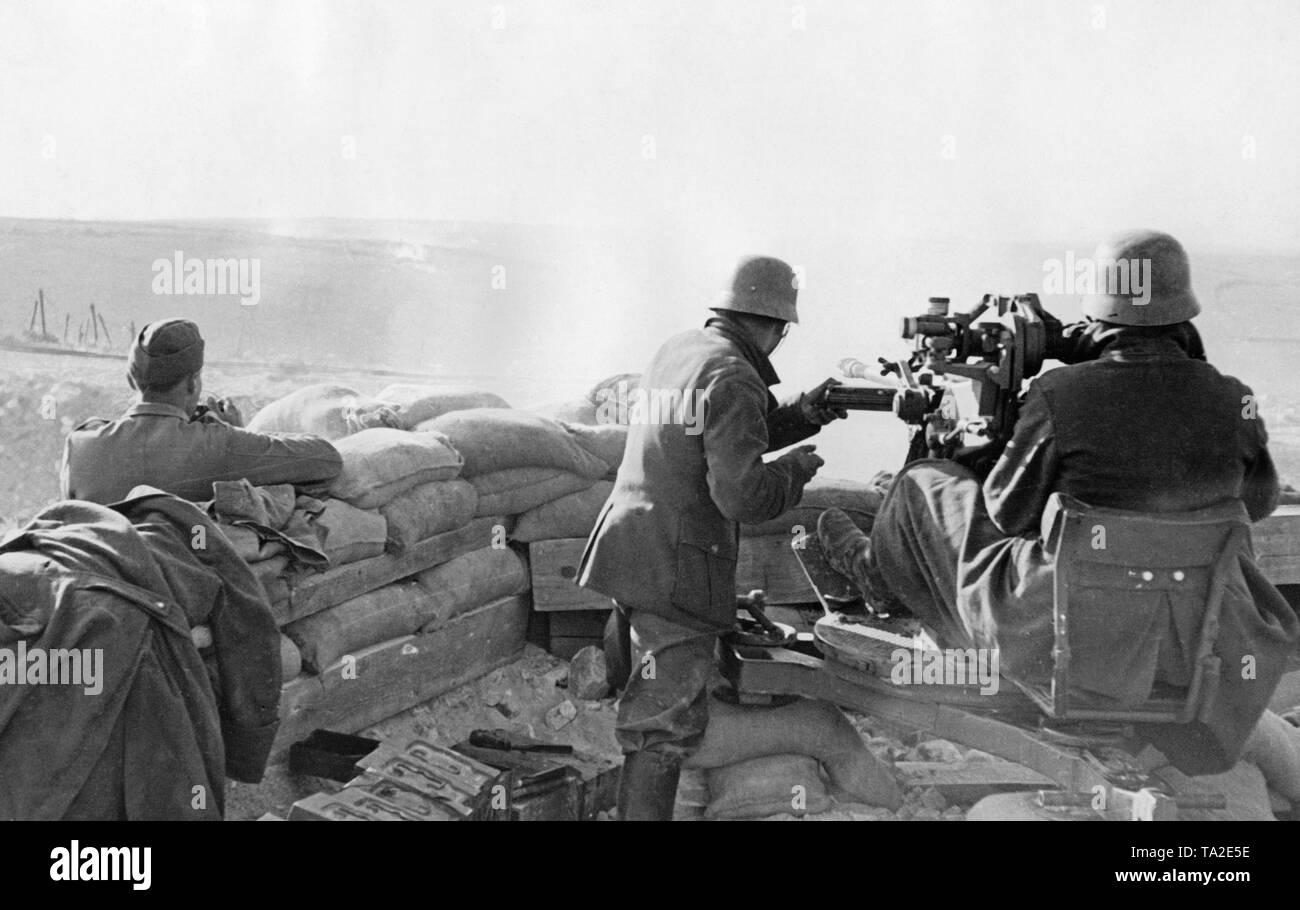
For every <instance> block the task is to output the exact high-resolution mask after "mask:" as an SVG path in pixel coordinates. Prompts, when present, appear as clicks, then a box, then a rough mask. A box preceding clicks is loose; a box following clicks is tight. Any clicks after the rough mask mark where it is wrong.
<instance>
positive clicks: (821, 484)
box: [740, 477, 885, 537]
mask: <svg viewBox="0 0 1300 910" xmlns="http://www.w3.org/2000/svg"><path fill="white" fill-rule="evenodd" d="M884 499H885V497H884V493H883V492H882V491H881V490H880V488H879V487H878V486H877V485H875V484H872V483H864V482H862V481H860V480H842V479H840V478H838V477H814V478H813V479H812V480H811V481H809V482H808V485H807V486H806V487H804V488H803V497H802V498H801V499H800V500H799V505H797V506H795V507H794V508H793V509H790V510H789V511H786V512H783V513H782V514H780V515H778V516H777V517H776V518H773V519H771V520H769V521H764V522H760V523H759V524H749V525H741V526H740V533H741V535H742V536H744V537H763V536H765V535H768V534H785V535H789V534H790V531H791V529H792V528H794V527H795V526H796V525H798V526H801V527H802V528H803V529H804V531H805V533H808V534H815V533H816V532H817V518H818V516H820V515H821V514H822V512H824V511H826V510H827V509H843V510H844V512H845V513H847V514H848V516H849V518H851V519H853V523H854V524H855V525H857V526H858V527H859V528H861V529H862V530H863V531H865V532H866V533H868V534H870V533H871V526H872V524H873V523H874V522H875V520H876V513H877V512H879V511H880V504H881V503H882V502H884Z"/></svg>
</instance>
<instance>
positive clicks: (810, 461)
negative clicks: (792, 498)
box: [777, 446, 826, 483]
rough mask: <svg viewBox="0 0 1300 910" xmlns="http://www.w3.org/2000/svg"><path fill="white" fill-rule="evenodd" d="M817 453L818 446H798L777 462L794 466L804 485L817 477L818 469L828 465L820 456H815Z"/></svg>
mask: <svg viewBox="0 0 1300 910" xmlns="http://www.w3.org/2000/svg"><path fill="white" fill-rule="evenodd" d="M816 451H817V447H816V446H796V447H795V448H793V449H791V450H790V451H788V452H786V453H785V454H784V455H782V456H781V457H780V458H779V459H777V460H778V461H788V462H790V463H791V464H793V465H794V470H795V473H796V474H799V475H802V477H803V480H804V483H807V482H808V481H810V480H812V479H813V477H814V476H816V474H817V469H818V468H820V467H821V466H822V465H824V464H826V462H825V461H823V460H822V457H821V456H820V455H817V454H815V453H816Z"/></svg>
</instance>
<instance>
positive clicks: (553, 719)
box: [546, 698, 578, 730]
mask: <svg viewBox="0 0 1300 910" xmlns="http://www.w3.org/2000/svg"><path fill="white" fill-rule="evenodd" d="M577 716H578V709H577V708H575V707H574V706H573V702H571V701H569V700H568V699H567V698H566V699H565V700H564V701H562V702H560V703H559V704H558V705H556V706H555V707H554V708H552V709H551V710H549V711H547V712H546V726H548V727H550V728H551V729H552V730H559V729H560V728H561V727H565V726H567V725H568V723H569V721H571V720H573V719H574V718H575V717H577Z"/></svg>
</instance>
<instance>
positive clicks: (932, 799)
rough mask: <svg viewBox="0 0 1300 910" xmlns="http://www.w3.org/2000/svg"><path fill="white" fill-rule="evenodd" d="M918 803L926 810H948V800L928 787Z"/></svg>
mask: <svg viewBox="0 0 1300 910" xmlns="http://www.w3.org/2000/svg"><path fill="white" fill-rule="evenodd" d="M918 802H919V803H920V804H921V805H922V806H924V807H925V808H926V809H934V810H935V811H936V812H942V811H943V810H944V809H947V808H948V800H947V798H946V797H945V796H944V795H943V794H942V793H940V792H939V791H938V790H936V789H935V788H934V787H927V788H926V790H925V792H924V793H922V794H921V798H920V799H919V800H918Z"/></svg>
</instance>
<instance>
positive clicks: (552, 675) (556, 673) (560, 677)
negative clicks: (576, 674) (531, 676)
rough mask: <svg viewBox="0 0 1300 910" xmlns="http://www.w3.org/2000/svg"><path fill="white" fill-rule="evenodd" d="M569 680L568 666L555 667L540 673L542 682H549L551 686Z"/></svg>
mask: <svg viewBox="0 0 1300 910" xmlns="http://www.w3.org/2000/svg"><path fill="white" fill-rule="evenodd" d="M568 681H569V668H568V667H556V668H555V669H554V670H550V671H548V672H546V673H543V674H542V682H543V683H550V684H551V685H552V686H563V685H564V684H565V683H567V682H568Z"/></svg>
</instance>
